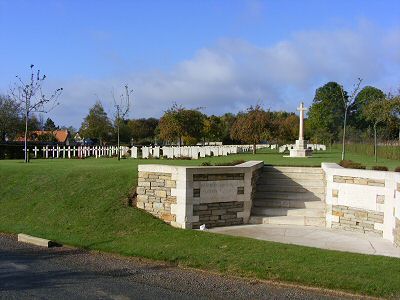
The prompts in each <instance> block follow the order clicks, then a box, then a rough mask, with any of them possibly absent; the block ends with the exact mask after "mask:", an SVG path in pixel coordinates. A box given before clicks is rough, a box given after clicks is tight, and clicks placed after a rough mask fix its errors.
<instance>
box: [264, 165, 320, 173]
mask: <svg viewBox="0 0 400 300" xmlns="http://www.w3.org/2000/svg"><path fill="white" fill-rule="evenodd" d="M268 172H271V173H273V172H280V173H303V174H324V171H323V170H322V169H321V168H311V167H278V166H264V168H263V173H268Z"/></svg>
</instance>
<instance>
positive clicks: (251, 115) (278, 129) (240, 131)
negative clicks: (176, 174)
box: [79, 101, 299, 145]
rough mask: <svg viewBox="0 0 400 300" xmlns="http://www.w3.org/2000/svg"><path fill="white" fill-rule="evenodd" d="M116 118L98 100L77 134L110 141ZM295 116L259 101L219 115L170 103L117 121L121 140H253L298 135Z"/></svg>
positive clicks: (279, 139) (191, 142)
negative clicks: (156, 113)
mask: <svg viewBox="0 0 400 300" xmlns="http://www.w3.org/2000/svg"><path fill="white" fill-rule="evenodd" d="M115 122H116V120H111V119H110V118H109V117H108V116H107V113H106V111H105V110H104V107H103V105H102V103H101V102H100V101H97V102H96V103H95V104H94V105H93V107H92V108H91V109H90V110H89V113H88V115H87V116H86V117H85V119H84V120H83V122H82V126H81V128H80V130H79V134H80V135H81V136H82V137H88V138H93V139H96V140H97V141H99V143H102V144H103V143H112V142H113V141H115V139H116V137H117V135H116V134H115V130H116V126H115ZM298 124H299V121H298V117H297V116H296V115H295V114H294V113H288V112H284V111H278V112H272V111H269V110H265V109H263V108H262V107H261V106H260V105H255V106H250V107H249V108H248V109H247V110H246V111H244V112H240V113H238V114H232V113H225V114H223V115H221V116H216V115H210V116H207V115H206V114H204V113H203V112H202V111H201V109H199V108H194V109H189V108H185V107H183V106H181V105H178V104H173V105H172V106H171V107H170V108H168V109H167V110H166V111H165V112H164V114H163V115H162V117H161V118H159V119H156V118H142V119H123V120H121V121H120V124H119V132H120V140H121V142H122V143H124V144H169V145H196V144H198V143H207V142H223V143H224V144H238V143H247V144H256V143H259V142H262V141H271V140H273V141H274V142H276V143H286V142H290V141H293V140H294V139H296V136H297V134H298V133H297V130H298V129H297V128H298Z"/></svg>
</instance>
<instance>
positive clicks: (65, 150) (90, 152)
mask: <svg viewBox="0 0 400 300" xmlns="http://www.w3.org/2000/svg"><path fill="white" fill-rule="evenodd" d="M24 151H25V150H24ZM29 151H30V149H28V152H29ZM40 151H42V157H43V158H75V157H78V158H85V157H90V156H94V157H96V158H97V157H102V156H108V157H112V156H114V155H117V154H118V147H115V146H107V147H100V146H94V147H89V146H78V147H75V146H74V147H71V146H63V147H60V146H52V147H49V146H44V147H43V148H42V149H41V150H40V149H39V148H38V147H36V146H35V147H34V148H33V149H32V152H33V154H34V157H35V158H38V153H39V152H40ZM128 151H129V147H126V146H121V147H120V151H119V153H120V156H121V157H122V156H125V155H127V154H128Z"/></svg>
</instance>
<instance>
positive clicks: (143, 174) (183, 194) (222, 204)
mask: <svg viewBox="0 0 400 300" xmlns="http://www.w3.org/2000/svg"><path fill="white" fill-rule="evenodd" d="M263 166H264V163H263V162H262V161H249V162H246V163H243V164H239V165H236V166H201V167H196V166H186V167H185V166H168V165H150V164H148V165H139V167H138V169H139V170H138V171H139V180H138V188H137V193H138V196H137V207H139V208H142V209H144V210H146V211H148V212H150V213H151V214H153V215H155V216H157V217H158V218H160V219H162V220H164V221H166V222H169V223H170V224H171V225H172V226H175V227H179V228H198V227H199V226H200V225H202V224H206V226H207V227H215V226H224V225H237V224H246V223H247V222H248V221H249V218H250V212H251V206H252V194H253V186H254V185H253V182H255V180H256V179H254V178H253V176H255V175H256V174H258V173H257V170H261V169H262V167H263Z"/></svg>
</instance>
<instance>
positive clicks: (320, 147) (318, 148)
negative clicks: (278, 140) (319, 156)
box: [278, 144, 326, 153]
mask: <svg viewBox="0 0 400 300" xmlns="http://www.w3.org/2000/svg"><path fill="white" fill-rule="evenodd" d="M294 147H295V145H292V144H286V145H282V146H280V147H279V149H278V151H279V153H283V152H285V151H287V150H290V149H293V148H294ZM307 149H310V150H313V151H326V146H325V145H322V144H307Z"/></svg>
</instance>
